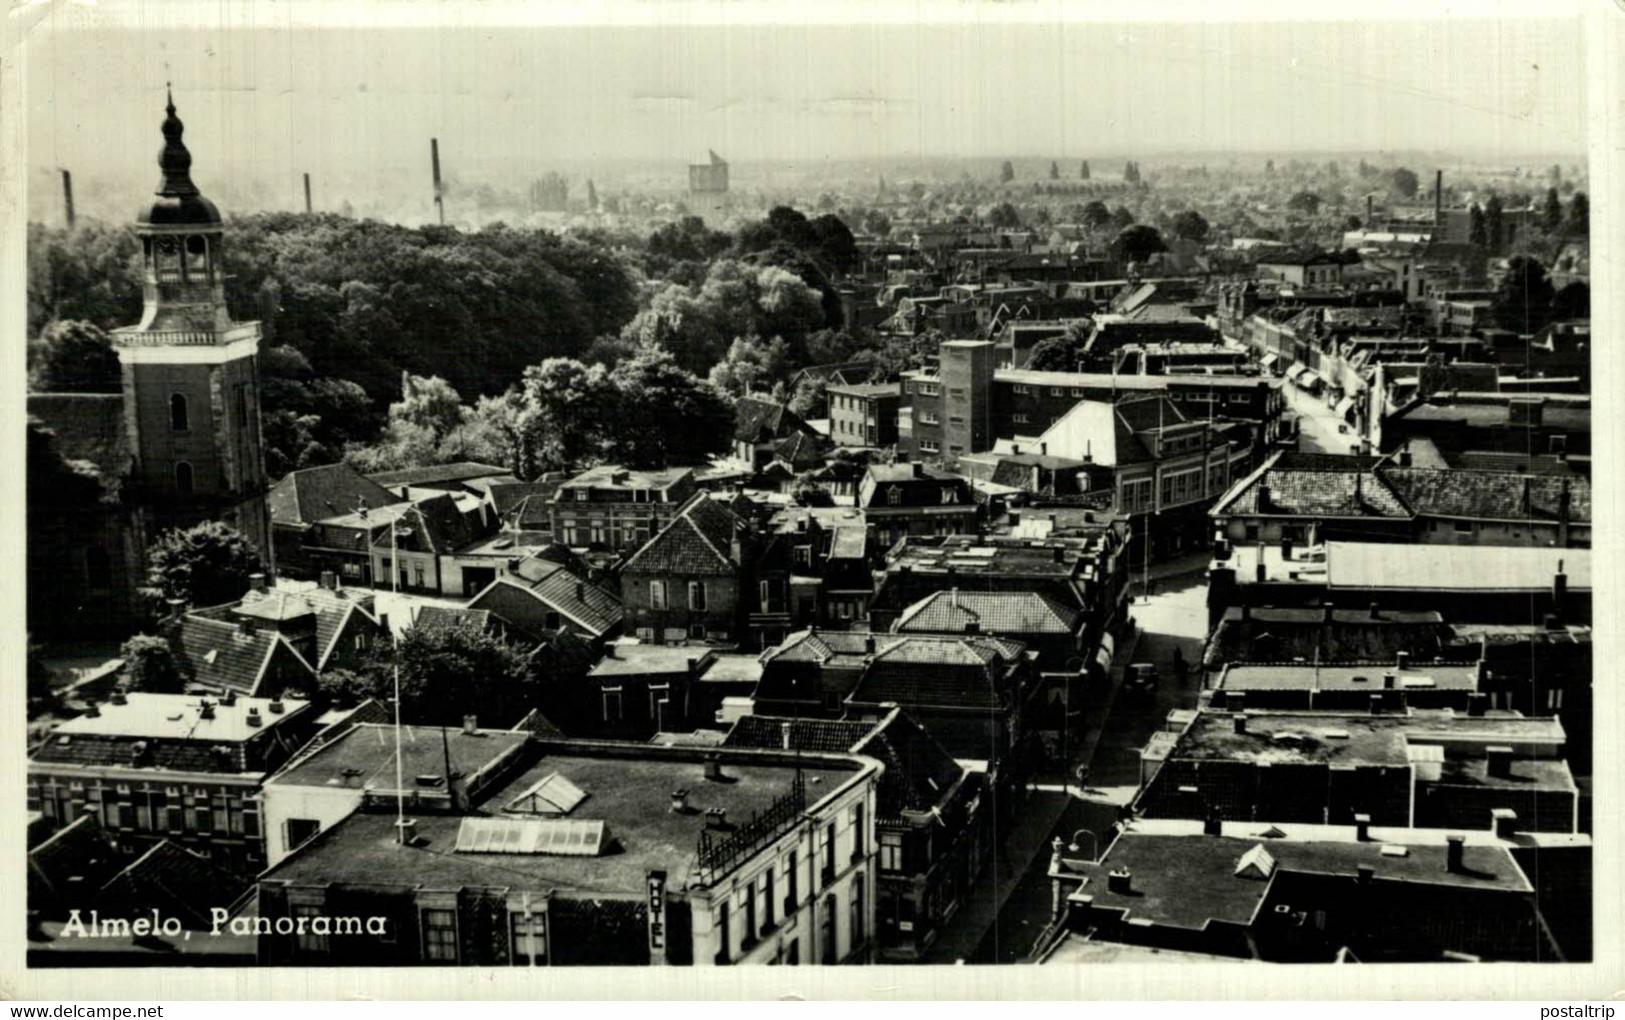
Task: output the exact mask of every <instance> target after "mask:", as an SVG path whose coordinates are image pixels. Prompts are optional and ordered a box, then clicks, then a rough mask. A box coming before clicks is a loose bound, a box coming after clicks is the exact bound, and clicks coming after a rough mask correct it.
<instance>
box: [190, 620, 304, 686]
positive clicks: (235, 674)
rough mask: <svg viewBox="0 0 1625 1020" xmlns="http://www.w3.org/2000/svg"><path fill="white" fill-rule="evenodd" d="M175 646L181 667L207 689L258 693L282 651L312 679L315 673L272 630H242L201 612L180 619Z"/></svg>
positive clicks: (194, 681)
mask: <svg viewBox="0 0 1625 1020" xmlns="http://www.w3.org/2000/svg"><path fill="white" fill-rule="evenodd" d="M174 646H175V651H176V654H177V657H178V658H180V659H181V668H182V670H183V671H184V672H186V673H187V674H189V678H190V680H191V681H192V682H193V683H196V684H201V685H203V686H205V687H218V688H221V689H225V690H233V691H236V692H238V693H239V694H254V693H255V692H257V691H258V690H259V685H260V681H261V680H262V679H263V678H264V676H265V670H266V667H268V666H269V665H270V663H271V657H272V655H273V654H274V653H276V651H277V650H278V649H279V648H281V649H282V650H283V651H284V653H285V654H288V655H292V656H293V657H294V659H295V660H297V661H298V662H299V663H300V664H301V665H303V666H304V667H305V668H306V669H307V670H310V673H311V675H312V676H315V673H316V670H315V668H314V667H312V666H311V665H310V663H309V662H307V661H306V660H305V657H304V656H302V655H300V654H299V651H298V650H297V649H296V648H294V647H293V645H291V644H289V643H288V640H287V639H286V638H285V637H283V636H282V635H281V634H278V633H277V632H276V630H274V629H273V628H271V627H246V628H245V627H243V626H241V625H239V624H238V623H235V622H233V621H231V620H225V619H217V618H215V617H212V616H206V615H202V614H200V613H188V614H186V615H185V616H183V617H181V620H180V623H179V624H178V625H177V626H176V628H175V636H174Z"/></svg>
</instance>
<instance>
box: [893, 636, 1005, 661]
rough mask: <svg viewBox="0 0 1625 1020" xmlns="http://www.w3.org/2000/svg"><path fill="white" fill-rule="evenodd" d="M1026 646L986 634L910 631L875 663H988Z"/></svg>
mask: <svg viewBox="0 0 1625 1020" xmlns="http://www.w3.org/2000/svg"><path fill="white" fill-rule="evenodd" d="M1025 649H1026V646H1025V645H1023V644H1022V643H1021V642H1020V641H1007V640H1005V639H1003V638H997V637H989V636H987V635H978V636H974V637H973V636H969V635H967V636H963V637H939V636H937V635H934V634H910V635H908V636H907V637H904V638H902V639H901V640H899V641H894V642H892V643H891V644H889V645H886V646H885V647H883V648H881V649H880V650H879V651H877V652H875V655H874V661H875V662H877V663H878V662H886V663H892V664H905V665H929V666H988V665H992V664H994V663H997V662H1000V661H1001V660H1002V661H1008V660H1011V659H1014V658H1017V657H1018V656H1020V655H1021V653H1022V652H1023V651H1024V650H1025Z"/></svg>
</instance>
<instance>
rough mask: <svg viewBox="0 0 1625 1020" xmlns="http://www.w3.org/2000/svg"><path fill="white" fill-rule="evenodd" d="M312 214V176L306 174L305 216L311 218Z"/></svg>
mask: <svg viewBox="0 0 1625 1020" xmlns="http://www.w3.org/2000/svg"><path fill="white" fill-rule="evenodd" d="M310 213H311V208H310V175H309V174H306V175H305V215H306V216H309V215H310Z"/></svg>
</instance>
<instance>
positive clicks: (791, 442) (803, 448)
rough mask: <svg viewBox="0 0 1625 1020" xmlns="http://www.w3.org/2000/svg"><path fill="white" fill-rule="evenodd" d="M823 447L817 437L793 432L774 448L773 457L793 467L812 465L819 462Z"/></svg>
mask: <svg viewBox="0 0 1625 1020" xmlns="http://www.w3.org/2000/svg"><path fill="white" fill-rule="evenodd" d="M821 445H822V444H821V443H820V442H819V440H818V437H817V436H814V435H811V434H809V433H806V432H792V433H791V434H790V435H788V436H785V437H784V438H783V439H781V440H779V442H778V445H776V446H775V447H774V448H773V455H774V456H775V457H777V458H778V459H779V460H782V461H784V462H785V463H786V464H789V465H791V466H792V467H799V466H801V465H804V464H806V465H811V464H815V463H817V462H818V461H819V459H820V457H821V454H820V451H819V447H820V446H821Z"/></svg>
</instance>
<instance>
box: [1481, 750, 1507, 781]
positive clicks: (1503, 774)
mask: <svg viewBox="0 0 1625 1020" xmlns="http://www.w3.org/2000/svg"><path fill="white" fill-rule="evenodd" d="M1484 764H1485V767H1486V770H1487V771H1488V772H1489V774H1490V775H1492V776H1495V777H1497V778H1499V779H1510V778H1511V777H1512V748H1510V747H1508V746H1506V745H1505V744H1496V745H1494V746H1492V747H1486V748H1484Z"/></svg>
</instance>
